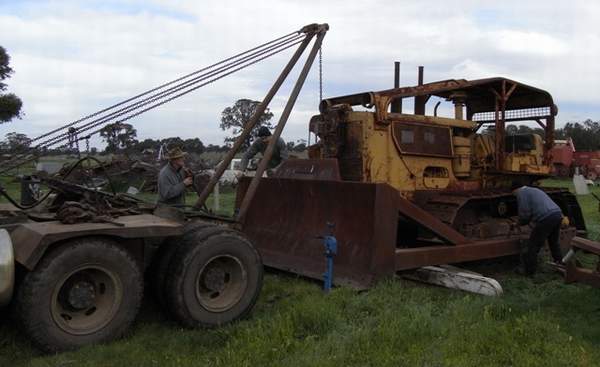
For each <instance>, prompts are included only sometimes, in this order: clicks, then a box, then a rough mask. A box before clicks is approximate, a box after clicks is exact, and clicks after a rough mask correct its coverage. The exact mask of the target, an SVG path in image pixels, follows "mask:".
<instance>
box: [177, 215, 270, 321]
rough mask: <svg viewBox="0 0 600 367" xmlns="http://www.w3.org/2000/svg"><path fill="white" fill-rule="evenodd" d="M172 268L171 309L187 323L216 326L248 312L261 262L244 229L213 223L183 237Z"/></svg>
mask: <svg viewBox="0 0 600 367" xmlns="http://www.w3.org/2000/svg"><path fill="white" fill-rule="evenodd" d="M168 273H169V275H168V279H167V288H166V291H167V294H168V295H169V296H168V302H169V309H170V310H171V313H172V314H173V315H174V316H175V317H176V318H177V320H178V321H180V322H181V323H182V324H183V325H185V326H188V327H197V326H201V327H214V326H219V325H222V324H226V323H228V322H231V321H234V320H237V319H239V318H242V317H244V316H246V315H247V314H248V313H249V312H250V310H251V309H252V307H253V306H254V304H255V303H256V300H257V298H258V294H259V293H260V289H261V287H262V278H263V267H262V261H261V259H260V255H259V254H258V252H257V251H256V249H254V247H253V246H252V244H251V243H250V242H249V241H248V240H247V239H245V238H244V237H243V236H242V234H241V233H239V232H236V231H232V230H228V229H224V228H220V227H216V226H213V227H209V228H205V229H203V230H200V231H197V232H194V233H193V234H192V235H190V236H188V237H187V238H185V240H184V242H183V243H182V246H181V247H180V248H179V250H178V251H177V253H176V254H175V256H174V257H173V260H172V262H171V265H170V269H169V272H168Z"/></svg>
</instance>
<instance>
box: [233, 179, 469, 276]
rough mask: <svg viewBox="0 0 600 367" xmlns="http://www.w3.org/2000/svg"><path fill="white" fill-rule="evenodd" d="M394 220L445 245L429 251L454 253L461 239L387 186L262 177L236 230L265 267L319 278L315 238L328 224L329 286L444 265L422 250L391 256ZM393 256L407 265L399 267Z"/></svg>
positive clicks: (319, 247)
mask: <svg viewBox="0 0 600 367" xmlns="http://www.w3.org/2000/svg"><path fill="white" fill-rule="evenodd" d="M247 184H248V180H247V179H246V180H242V181H240V185H239V187H238V197H237V200H236V201H237V203H240V202H241V200H242V197H243V195H244V194H245V187H247ZM399 215H405V216H407V217H410V218H411V219H413V220H415V221H417V222H420V223H426V226H427V228H428V229H429V230H430V231H431V232H432V233H435V234H436V235H437V236H438V237H439V238H441V239H442V240H443V241H445V243H446V245H444V246H437V247H454V246H455V245H457V244H462V243H464V241H465V238H464V237H463V236H462V235H461V234H460V233H458V232H457V231H455V230H454V229H453V228H451V227H450V226H448V225H446V224H444V223H442V222H441V221H440V220H438V219H437V218H435V217H433V216H432V215H431V214H429V213H427V212H425V211H424V210H422V209H421V208H419V207H417V206H416V205H414V204H412V203H411V202H409V201H407V200H405V199H403V198H402V197H401V196H400V194H399V193H398V191H396V190H395V189H394V188H392V187H391V186H389V185H387V184H372V183H359V182H345V181H333V180H306V179H286V178H264V179H262V181H261V182H260V184H259V186H258V189H257V191H256V194H255V197H254V199H253V200H252V202H251V205H250V207H249V208H248V214H247V215H246V218H245V221H244V222H243V223H242V231H243V232H244V233H245V234H246V235H247V236H248V237H249V238H250V239H251V240H252V242H253V243H254V244H255V245H256V247H257V249H258V250H259V252H260V254H261V256H262V258H263V261H264V263H265V265H267V266H269V267H273V268H277V269H280V270H284V271H289V272H292V273H296V274H300V275H303V276H307V277H311V278H315V279H322V277H323V273H324V271H325V267H326V259H325V255H324V248H323V244H322V240H320V239H319V238H318V236H321V235H323V234H324V233H325V231H326V228H327V227H326V224H327V223H333V224H334V226H335V228H334V230H333V235H334V236H335V237H336V239H337V242H338V251H337V255H336V257H335V258H334V270H333V274H334V275H333V282H334V284H346V285H350V286H352V287H355V288H368V287H370V286H371V285H372V283H373V282H374V281H376V280H377V279H380V278H383V277H392V276H394V275H395V273H396V270H399V269H400V268H401V269H414V268H418V267H420V266H423V265H437V264H440V263H438V262H437V261H442V262H441V263H442V264H444V263H447V259H448V256H445V257H436V256H435V255H434V256H433V257H429V256H427V255H428V254H427V253H425V254H423V251H418V253H416V254H412V252H410V251H409V252H408V253H402V254H400V255H399V254H398V253H397V249H396V246H397V239H398V235H399V233H398V216H399ZM400 235H402V234H400ZM406 250H410V249H406ZM415 250H418V249H415ZM451 252H452V253H453V254H454V256H450V258H452V259H453V260H455V259H456V260H460V259H462V257H463V256H462V252H461V251H460V249H459V251H451ZM411 255H412V256H411ZM398 256H401V257H405V258H407V259H408V260H407V261H404V262H401V265H400V268H399V265H398ZM422 261H425V262H426V263H424V264H423V263H422ZM413 262H414V264H415V265H412V263H413Z"/></svg>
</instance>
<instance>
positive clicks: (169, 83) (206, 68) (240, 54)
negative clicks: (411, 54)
mask: <svg viewBox="0 0 600 367" xmlns="http://www.w3.org/2000/svg"><path fill="white" fill-rule="evenodd" d="M298 35H299V33H298V32H297V31H296V32H292V33H289V34H286V35H285V36H281V37H279V38H276V39H274V40H272V41H269V42H266V43H263V44H262V45H259V46H256V47H254V48H251V49H249V50H246V51H244V52H241V53H239V54H237V55H234V56H231V57H229V58H226V59H224V60H221V61H219V62H216V63H214V64H212V65H210V66H207V67H204V68H202V69H199V70H196V71H194V72H191V73H189V74H187V75H184V76H182V77H179V78H177V79H174V80H172V81H170V82H167V83H164V84H161V85H159V86H158V87H155V88H152V89H150V90H148V91H145V92H142V93H140V94H138V95H136V96H133V97H131V98H128V99H126V100H124V101H121V102H119V103H116V104H114V105H112V106H109V107H107V108H105V109H102V110H100V111H97V112H95V113H92V114H90V115H87V116H85V117H82V118H80V119H78V120H76V121H73V122H70V123H68V124H66V125H63V126H61V127H59V128H56V129H54V130H52V131H49V132H47V133H45V134H42V135H40V136H38V137H36V138H34V139H33V140H32V141H31V142H34V141H38V140H40V139H42V138H45V137H46V136H49V135H52V134H54V133H56V132H58V131H60V130H62V129H66V128H68V127H71V126H73V125H76V124H78V123H79V122H82V121H85V120H88V119H90V118H92V117H95V116H98V115H99V114H101V113H104V112H107V111H110V110H112V109H114V108H116V107H119V106H122V105H124V104H126V103H128V102H131V101H133V100H136V99H138V98H140V97H142V96H145V95H147V94H150V93H152V92H155V91H157V90H160V89H162V88H164V87H166V86H169V85H172V84H174V83H177V82H179V81H181V80H184V79H187V78H189V77H190V76H193V75H196V74H199V73H201V72H203V71H206V70H210V69H212V68H214V67H215V66H217V65H220V64H223V63H225V62H228V61H230V60H233V59H236V58H238V57H240V56H242V55H245V54H247V53H250V52H252V51H255V50H257V49H260V48H262V47H265V46H267V45H270V44H272V43H276V42H278V41H281V40H284V39H286V38H290V37H291V38H294V37H297V36H298Z"/></svg>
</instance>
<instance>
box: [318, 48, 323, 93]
mask: <svg viewBox="0 0 600 367" xmlns="http://www.w3.org/2000/svg"><path fill="white" fill-rule="evenodd" d="M322 100H323V46H321V47H319V103H321V101H322Z"/></svg>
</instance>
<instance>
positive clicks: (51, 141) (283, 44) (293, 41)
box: [0, 35, 305, 173]
mask: <svg viewBox="0 0 600 367" xmlns="http://www.w3.org/2000/svg"><path fill="white" fill-rule="evenodd" d="M304 37H305V35H296V36H294V37H291V38H289V37H288V39H285V40H283V41H280V42H277V43H275V44H273V43H274V42H275V41H272V42H270V44H272V45H271V46H269V47H268V48H266V49H264V50H260V51H257V52H254V53H252V54H250V55H249V56H245V57H244V58H242V59H240V60H236V61H234V62H230V63H228V64H226V65H224V66H221V67H220V68H218V69H216V70H213V71H211V72H209V73H206V74H203V75H200V76H197V77H195V78H194V79H192V80H188V81H186V82H183V83H180V84H178V85H176V86H173V87H171V88H169V89H167V90H164V91H162V92H159V93H156V94H154V95H151V96H149V97H147V98H145V99H143V100H141V101H138V102H135V103H133V104H130V105H129V106H126V107H124V108H121V109H119V110H117V111H114V112H112V113H110V114H108V115H105V116H102V117H100V118H98V119H96V120H93V121H91V122H87V123H86V124H83V125H82V126H79V127H77V128H72V129H75V130H76V133H77V134H79V133H81V132H84V131H87V130H89V129H92V128H94V127H96V126H98V125H99V124H102V123H105V122H108V121H110V120H113V119H115V118H117V117H120V116H122V115H125V114H127V113H130V112H132V111H134V110H135V109H138V108H142V107H144V106H146V105H147V104H149V103H152V102H155V101H157V100H160V99H162V98H165V97H167V96H169V95H171V94H173V93H176V92H178V91H180V90H182V89H185V88H188V87H191V86H193V85H194V84H197V83H199V82H201V81H204V80H206V79H208V78H210V77H213V76H215V75H219V74H220V73H223V72H225V71H227V70H229V69H231V68H234V67H236V66H238V65H240V64H243V63H246V62H247V64H246V65H243V66H242V67H238V68H236V69H235V70H234V71H232V72H228V73H225V74H224V75H222V76H219V77H216V78H214V79H212V80H210V81H209V82H207V83H203V84H201V85H200V86H198V87H194V88H192V89H190V90H189V91H187V92H184V93H181V94H178V95H177V96H176V97H174V98H170V99H168V100H167V101H165V102H164V103H166V102H168V101H172V100H173V99H175V98H178V97H180V96H182V95H184V94H187V93H189V92H191V91H193V90H196V89H198V88H199V87H201V86H205V85H207V84H210V83H212V82H214V81H216V80H219V79H221V78H223V77H224V76H227V75H230V74H231V73H233V72H236V71H239V70H241V69H244V68H246V67H248V66H250V65H253V64H255V63H256V62H258V61H261V60H264V59H265V58H267V57H270V56H273V55H275V54H277V53H279V52H282V51H284V50H286V49H288V48H290V47H292V46H294V45H297V44H299V43H301V42H302V41H301V40H302V39H304ZM255 49H257V48H254V49H252V50H255ZM249 51H251V50H249ZM269 51H274V52H270V53H269V54H268V55H267V56H264V57H259V56H262V55H264V54H265V53H267V52H269ZM247 53H248V52H245V53H243V54H247ZM257 57H259V58H257ZM254 58H257V59H256V60H253V59H254ZM231 59H233V58H229V59H227V60H231ZM221 63H223V62H221ZM215 65H216V64H215ZM209 68H210V67H209ZM206 69H207V68H204V69H202V70H206ZM189 75H191V74H188V77H189ZM182 79H185V77H184V78H179V79H178V80H182ZM168 84H172V83H165V84H164V85H163V87H164V86H166V85H168ZM157 89H160V88H155V89H153V90H157ZM145 94H148V93H144V94H142V95H145ZM138 97H139V96H138ZM134 99H135V98H131V99H129V101H131V100H134ZM164 103H160V104H157V105H156V106H154V107H151V108H147V109H144V110H143V111H142V112H140V113H137V114H135V115H132V116H130V117H128V118H126V120H128V119H130V118H131V117H134V116H137V115H139V114H141V113H143V112H146V111H148V110H150V109H152V108H155V107H158V106H160V105H162V104H164ZM122 104H123V103H121V104H119V105H122ZM115 106H117V105H115ZM109 109H110V108H109ZM109 109H105V110H109ZM98 114H99V113H97V114H96V115H98ZM90 116H92V115H90ZM83 120H84V119H81V120H78V122H81V121H83ZM123 121H124V120H123ZM72 125H73V123H71V124H68V125H65V126H64V127H63V128H61V129H64V128H66V127H70V126H72ZM61 129H55V130H53V132H58V131H60V130H61ZM95 133H96V132H94V134H95ZM51 134H52V132H50V133H47V134H44V135H42V136H49V135H51ZM71 135H72V132H65V133H62V134H59V135H57V136H54V137H51V138H48V139H47V140H45V141H43V142H41V143H39V144H38V145H36V146H35V147H32V148H29V149H28V151H27V153H29V152H32V151H40V150H42V149H45V148H48V147H50V146H53V145H55V144H57V143H59V142H61V141H63V140H66V139H67V138H68V137H69V136H71ZM39 138H40V137H38V138H36V139H35V140H38V139H39ZM23 158H24V157H23V156H20V157H16V158H15V159H13V160H9V161H6V162H5V165H6V166H5V168H4V169H2V170H0V173H5V172H7V171H9V170H11V169H14V168H16V167H18V166H20V165H22V164H25V163H27V162H30V161H32V160H34V159H35V158H36V157H32V158H31V159H27V158H26V159H25V160H23Z"/></svg>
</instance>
